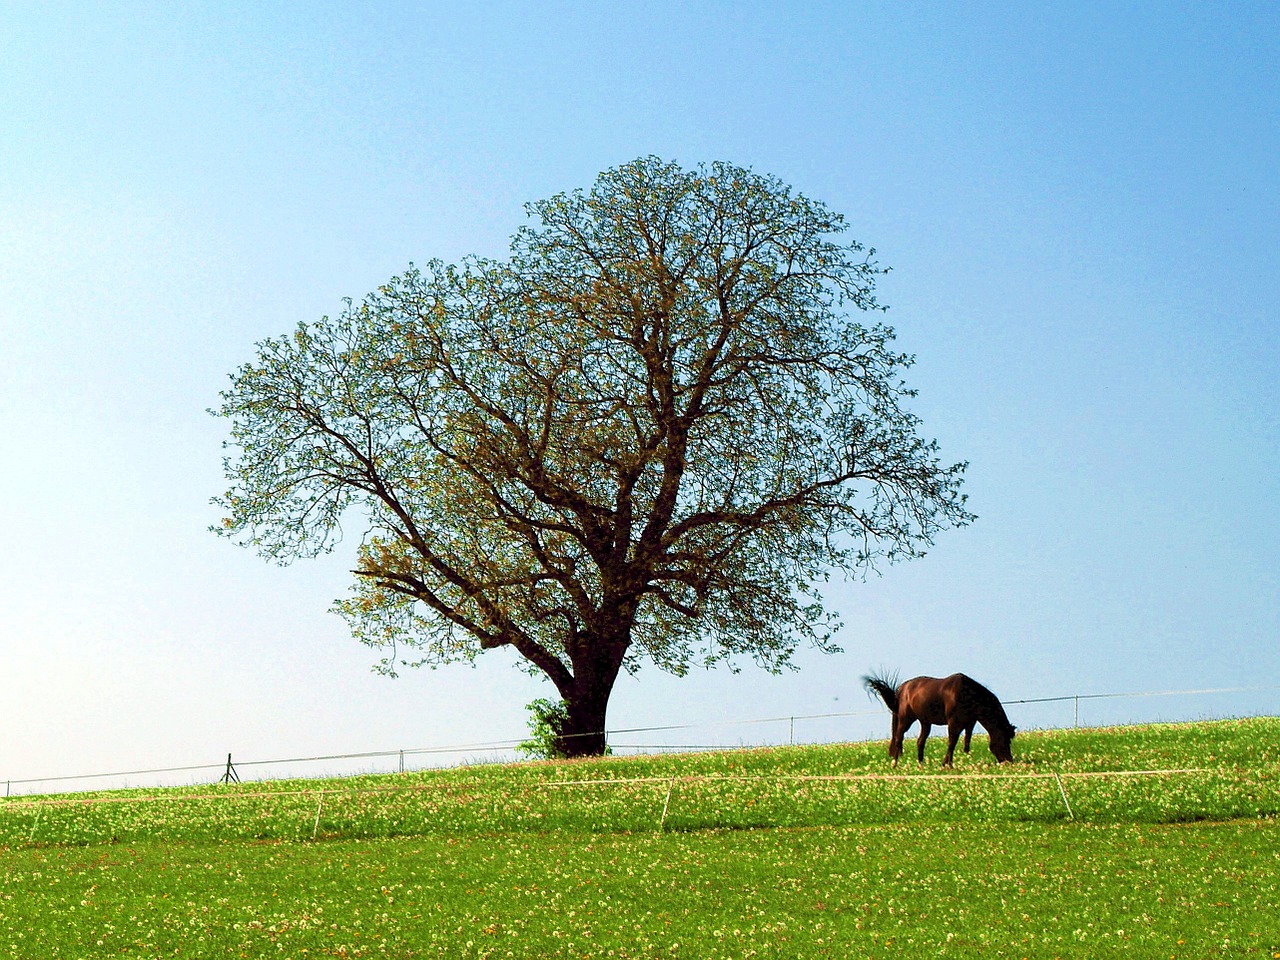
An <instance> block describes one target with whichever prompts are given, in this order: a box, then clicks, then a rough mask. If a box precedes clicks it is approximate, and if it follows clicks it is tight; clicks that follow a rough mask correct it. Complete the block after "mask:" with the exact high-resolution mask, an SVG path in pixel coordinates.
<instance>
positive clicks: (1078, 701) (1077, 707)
mask: <svg viewBox="0 0 1280 960" xmlns="http://www.w3.org/2000/svg"><path fill="white" fill-rule="evenodd" d="M1074 699H1075V702H1076V717H1075V723H1074V725H1075V726H1077V727H1078V726H1080V694H1078V693H1077V694H1076V695H1075V697H1074Z"/></svg>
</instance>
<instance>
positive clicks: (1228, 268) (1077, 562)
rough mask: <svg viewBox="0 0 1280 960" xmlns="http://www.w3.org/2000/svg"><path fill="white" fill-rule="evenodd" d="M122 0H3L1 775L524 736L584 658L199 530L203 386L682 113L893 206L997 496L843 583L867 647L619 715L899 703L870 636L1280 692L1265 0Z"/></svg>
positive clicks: (1274, 237)
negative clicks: (359, 615) (469, 655)
mask: <svg viewBox="0 0 1280 960" xmlns="http://www.w3.org/2000/svg"><path fill="white" fill-rule="evenodd" d="M100 6H101V7H102V9H99V5H95V6H94V7H93V8H92V9H91V10H90V9H88V8H84V7H83V6H82V5H72V4H65V5H64V4H43V3H42V4H35V3H31V4H11V5H7V6H6V7H5V8H4V10H3V11H0V91H3V92H2V93H0V130H2V131H3V134H2V135H0V344H3V350H4V353H5V357H6V362H5V364H4V367H3V373H0V418H2V422H3V424H4V439H5V442H4V453H3V457H2V461H3V468H2V469H0V511H2V513H0V610H3V615H2V616H0V651H2V652H3V659H2V660H0V729H3V730H4V731H5V732H4V734H3V735H2V736H0V778H3V779H7V778H25V777H34V776H43V775H46V774H63V773H79V772H82V771H84V772H88V771H98V770H112V769H135V768H138V767H143V766H164V765H171V764H174V765H176V764H183V763H193V762H203V761H205V760H209V761H210V762H213V761H216V760H217V759H218V758H219V757H220V756H225V754H226V753H227V752H228V751H234V752H235V753H236V754H237V755H238V756H242V757H258V758H266V757H275V756H297V755H311V754H316V753H344V752H351V751H359V750H376V749H383V748H397V747H430V746H437V745H447V744H459V743H476V742H487V741H491V740H503V739H508V738H511V737H516V736H519V735H521V734H522V733H523V731H524V722H525V714H524V710H523V705H524V703H526V702H527V701H528V700H530V699H532V698H533V697H535V696H541V695H547V694H548V692H549V689H550V688H549V686H546V685H543V684H539V683H538V682H536V681H535V680H533V679H531V678H529V677H527V676H525V675H524V674H523V673H520V672H519V671H516V670H515V669H513V667H512V666H511V661H510V659H509V658H505V659H504V657H503V655H502V654H496V655H487V656H486V657H485V658H483V660H482V662H481V665H479V666H478V667H476V668H470V667H461V666H460V667H453V668H447V669H441V670H437V671H423V672H412V673H409V674H406V675H404V676H402V677H401V678H400V679H398V680H389V679H386V678H382V677H379V676H375V675H373V674H372V673H371V672H370V666H371V664H372V663H373V661H374V659H375V656H374V654H373V653H372V652H371V651H369V650H367V649H365V648H363V647H361V646H360V645H358V644H357V643H356V642H355V641H353V640H352V639H350V637H349V636H347V635H346V633H345V632H344V625H343V623H342V621H340V620H339V619H338V618H337V617H335V616H333V615H331V614H329V613H328V612H327V610H328V607H329V605H330V603H331V602H332V601H333V600H334V599H335V598H337V597H340V596H342V595H344V594H345V593H346V590H347V582H348V574H347V573H346V571H347V569H348V568H349V566H350V553H346V554H344V553H343V552H342V551H339V553H338V554H336V555H334V556H333V557H330V558H326V559H324V560H322V561H314V562H301V563H298V564H295V565H293V566H291V567H287V568H278V567H273V566H270V565H268V564H266V563H264V562H263V561H262V560H260V559H259V558H258V557H257V556H256V555H255V554H253V553H251V552H249V551H245V550H241V549H238V548H236V547H234V546H232V545H231V544H229V543H227V542H225V541H223V540H220V539H218V538H215V537H213V536H212V535H210V534H209V533H207V532H206V527H207V526H208V525H209V524H210V523H213V522H215V521H216V520H217V519H218V517H217V511H216V508H214V507H212V506H211V505H210V504H209V499H210V498H211V497H213V496H215V495H217V494H219V493H220V492H221V491H222V490H223V488H224V484H223V479H222V473H221V456H222V451H221V449H220V444H221V441H222V439H223V436H224V432H225V429H224V424H222V423H220V422H219V421H216V420H214V419H213V418H211V417H209V416H208V415H207V413H206V412H205V411H206V408H208V407H211V406H214V405H215V404H216V403H217V393H218V391H219V390H220V389H222V387H223V386H224V385H225V383H226V377H227V374H228V373H230V372H231V371H232V370H234V369H235V368H236V367H237V366H238V365H239V364H241V363H244V362H246V361H248V360H249V359H250V358H251V357H252V355H253V345H254V343H255V342H257V341H259V340H261V339H263V338H266V337H269V336H274V335H278V334H280V333H283V332H285V331H287V330H289V329H291V328H292V327H293V326H294V325H295V324H296V323H297V322H298V321H300V320H312V319H315V318H317V317H319V316H321V315H323V314H326V313H333V312H335V311H337V310H339V309H340V308H341V300H342V298H343V297H353V298H356V299H358V298H360V297H362V296H363V295H364V294H365V293H366V292H367V291H369V290H371V289H373V288H374V287H376V286H377V285H378V284H379V283H381V282H383V281H384V280H386V279H387V278H388V277H390V276H391V275H393V274H395V273H397V272H399V271H401V270H402V269H403V268H404V267H405V266H406V265H407V263H408V262H409V261H411V260H416V261H418V262H422V261H425V260H427V259H429V258H432V257H440V258H443V259H446V260H452V259H457V258H459V257H462V256H464V255H466V254H469V253H478V254H482V255H491V256H498V255H501V254H502V253H503V251H504V249H505V245H506V242H507V238H508V237H509V236H510V235H511V234H512V233H513V232H514V230H515V229H516V228H517V227H518V226H519V225H520V224H521V223H522V222H523V217H524V214H523V207H522V205H523V204H524V203H525V202H526V201H530V200H534V199H538V198H541V197H544V196H547V195H550V194H551V193H554V192H557V191H560V190H565V189H572V188H574V187H579V186H583V187H585V186H588V185H589V184H590V182H591V181H592V179H593V178H594V176H595V175H596V173H598V172H599V171H600V170H602V169H605V168H607V167H610V166H614V165H616V164H619V163H623V162H626V161H628V160H631V159H634V158H635V157H637V156H641V155H648V154H656V155H658V156H661V157H663V158H666V159H672V160H676V161H678V162H680V163H682V164H685V165H692V164H695V163H698V162H702V161H711V160H717V159H724V160H728V161H731V162H733V163H736V164H740V165H743V166H750V167H753V168H755V169H756V170H758V171H761V172H765V173H770V174H773V175H776V176H778V177H780V178H781V179H783V180H784V181H786V182H788V183H789V184H791V185H792V186H793V187H794V188H795V189H797V190H799V191H800V192H802V193H805V194H807V195H809V196H811V197H814V198H816V199H820V200H822V201H824V202H825V203H827V204H828V205H830V206H831V207H832V208H834V209H836V210H838V211H840V212H842V213H843V214H845V216H846V217H847V218H848V220H849V222H850V224H851V234H852V236H854V237H856V238H857V239H859V240H861V241H862V242H864V243H866V244H868V245H870V246H873V247H875V248H876V249H877V250H878V252H879V257H880V260H881V262H882V263H884V264H886V265H889V266H891V267H892V268H893V272H892V273H890V274H889V275H888V276H887V277H885V278H884V280H883V283H882V284H881V287H880V299H881V301H882V302H884V303H887V304H889V305H890V308H891V309H890V311H889V314H888V320H889V321H890V322H891V323H892V324H893V325H894V326H895V327H896V329H897V331H898V336H899V345H900V346H901V347H902V348H903V349H904V350H907V351H909V352H912V353H914V354H916V356H917V357H918V362H917V365H916V367H915V368H914V369H913V371H912V373H911V376H910V383H911V385H912V386H914V387H916V388H918V389H919V391H920V395H919V397H918V399H917V401H916V404H915V410H916V411H917V413H919V414H920V416H921V417H922V418H923V420H924V424H925V430H926V431H927V432H928V433H929V434H930V435H931V436H936V437H937V438H938V439H939V441H940V443H941V445H942V452H943V456H944V457H945V458H948V459H951V460H968V461H969V462H970V464H971V466H970V471H969V480H968V493H969V495H970V506H971V508H972V509H973V510H974V512H976V513H977V514H978V515H979V520H978V521H977V522H976V523H975V524H974V525H973V526H972V527H969V528H967V529H964V530H959V531H952V532H950V533H947V534H944V535H943V536H942V537H941V538H940V539H939V542H938V544H937V546H936V548H935V549H934V550H933V551H931V552H930V554H929V555H928V556H927V557H925V558H924V559H922V560H918V561H915V562H913V563H910V564H905V565H901V566H896V567H891V568H888V569H886V570H885V571H883V576H879V577H873V578H871V579H870V580H868V581H867V582H865V583H864V582H851V583H845V582H841V581H834V582H833V583H832V585H831V588H830V591H829V594H828V596H829V601H830V603H831V605H832V606H833V607H835V608H836V609H838V610H840V611H841V612H842V614H843V616H844V620H845V628H844V631H843V634H842V638H841V642H842V645H843V646H844V648H845V651H846V652H845V653H844V654H842V655H839V656H836V657H832V658H823V657H821V656H818V655H816V654H810V655H806V656H802V657H801V658H800V663H801V667H802V669H801V670H800V671H799V672H798V673H794V674H788V675H784V676H781V677H772V676H769V675H767V674H763V673H760V672H759V671H756V670H754V668H751V667H750V666H747V667H746V668H745V669H744V671H743V672H742V673H739V674H731V673H729V672H725V671H721V672H716V673H710V674H698V675H694V676H690V677H688V678H685V679H683V680H675V679H671V678H667V677H665V676H664V675H662V674H660V673H658V672H657V671H656V670H652V669H651V670H648V671H644V672H642V673H641V675H640V677H639V678H638V679H636V680H629V679H627V680H624V681H622V682H620V685H619V687H618V688H617V691H616V692H615V696H614V699H613V702H612V705H611V711H610V725H611V726H613V727H617V728H620V727H634V726H648V725H660V724H668V723H682V722H689V723H695V722H704V721H713V720H720V721H723V720H737V719H751V718H755V717H770V716H787V715H808V714H816V713H827V712H869V711H874V705H872V704H870V703H869V701H867V699H866V698H865V697H864V696H863V694H862V692H861V691H860V689H859V688H858V677H859V675H860V674H862V673H863V672H865V671H866V670H867V669H868V668H872V667H880V666H887V667H890V668H896V669H900V670H901V671H902V672H903V675H904V676H906V675H913V674H916V673H935V674H936V673H947V672H951V671H953V670H964V671H965V672H968V673H970V674H972V675H973V676H976V677H978V678H979V679H980V680H983V681H984V682H986V683H987V684H988V685H989V686H990V687H992V688H993V689H994V690H995V691H996V692H997V693H998V694H1000V695H1001V696H1003V697H1005V698H1010V699H1011V698H1030V697H1042V696H1046V697H1047V696H1056V695H1063V694H1073V693H1104V692H1120V691H1154V690H1170V689H1200V688H1205V687H1234V686H1248V687H1268V686H1269V689H1263V690H1257V691H1253V692H1250V693H1248V694H1246V695H1244V696H1243V699H1241V700H1240V701H1239V702H1238V703H1236V704H1235V705H1234V706H1233V703H1232V701H1230V700H1229V699H1228V698H1225V697H1221V696H1198V697H1184V698H1168V699H1159V698H1146V699H1141V700H1128V701H1119V700H1117V701H1105V702H1103V701H1098V702H1093V703H1091V704H1090V705H1089V706H1088V708H1087V709H1086V708H1082V713H1083V716H1082V719H1084V720H1086V721H1087V720H1090V719H1093V720H1095V721H1104V720H1112V719H1117V720H1119V719H1130V718H1156V717H1192V716H1199V715H1201V714H1212V713H1221V712H1229V711H1231V710H1233V709H1235V710H1241V711H1246V712H1269V713H1274V712H1276V711H1277V709H1280V707H1278V706H1277V698H1278V697H1280V690H1277V689H1276V687H1275V685H1276V684H1278V683H1280V680H1278V679H1277V678H1278V677H1280V644H1278V640H1280V588H1278V584H1277V573H1276V571H1277V569H1278V568H1280V548H1278V547H1277V543H1280V529H1278V526H1280V524H1278V523H1277V520H1276V517H1275V511H1274V505H1275V504H1276V503H1277V502H1278V501H1280V471H1278V470H1277V465H1278V464H1277V461H1278V460H1280V422H1278V418H1277V411H1278V410H1280V397H1278V396H1277V388H1276V383H1277V380H1278V379H1280V235H1278V231H1277V229H1276V224H1277V223H1280V186H1278V183H1280V178H1278V177H1277V163H1276V157H1277V156H1280V62H1278V60H1280V13H1277V12H1276V8H1275V7H1273V6H1272V5H1270V4H1264V3H1256V4H1246V3H1236V4H1232V3H1227V4H1215V5H1207V4H1205V5H1179V4H1173V3H1160V4H1123V5H1120V4H1115V5H1112V4H1106V5H1104V4H1090V3H1081V4H1069V5H1061V4H1019V5H1008V7H1006V8H1004V9H1001V8H999V7H996V6H995V5H991V4H976V3H974V4H970V3H960V4H945V5H944V4H935V5H925V4H912V5H903V4H870V3H867V4H860V3H832V4H823V3H812V4H792V5H789V6H788V5H781V4H765V3H759V4H752V3H733V4H730V3H701V4H698V3H694V4H682V3H643V4H642V3H635V4H622V3H619V4H611V5H607V4H587V3H559V4H540V5H518V4H509V3H488V4H475V5H467V9H465V10H460V9H458V8H459V7H461V6H463V5H455V4H422V5H415V4H380V5H372V4H371V5H361V7H360V8H359V9H356V8H354V7H352V6H350V5H342V4H332V5H325V4H320V3H306V4H301V3H298V4H280V5H274V6H272V7H271V8H270V9H267V8H266V5H260V4H235V3H225V4H218V5H213V4H198V3H197V4H184V5H181V7H179V6H177V5H169V4H154V5H150V4H126V3H122V4H116V5H112V6H111V8H110V9H109V10H108V9H105V5H100ZM350 546H351V547H354V544H351V545H350ZM1054 710H1057V712H1054ZM1088 711H1093V713H1092V718H1091V717H1090V715H1089V712H1088ZM1011 714H1012V715H1013V719H1014V722H1015V723H1022V724H1023V725H1029V726H1034V725H1042V724H1051V723H1062V722H1067V723H1069V722H1070V721H1071V715H1070V712H1069V710H1063V709H1058V708H1056V707H1055V708H1053V709H1048V708H1043V707H1031V706H1026V707H1022V708H1020V710H1019V709H1013V710H1011ZM881 727H883V730H881V729H880V728H881ZM766 729H768V733H769V735H775V734H777V732H778V731H777V730H776V729H773V728H765V727H752V726H750V725H745V726H738V727H727V728H718V729H716V730H715V731H709V730H705V729H704V730H697V731H691V732H688V733H687V734H685V735H684V736H686V737H691V738H695V739H699V740H701V739H704V738H710V737H715V738H717V739H726V738H727V739H729V740H731V741H732V740H734V739H735V738H742V739H748V740H750V739H753V738H755V737H757V736H764V735H765V732H766ZM887 730H888V724H887V717H884V716H883V715H881V716H876V715H874V713H872V714H871V715H869V716H867V717H865V718H864V717H854V718H845V719H840V720H835V721H831V722H824V723H818V722H815V721H811V722H809V725H808V727H807V728H806V727H805V726H803V725H798V727H797V731H796V735H797V737H805V736H821V737H824V738H833V737H841V736H849V737H862V736H869V735H872V734H876V733H879V734H880V735H887ZM678 739H679V735H677V736H676V740H678ZM672 742H674V741H672Z"/></svg>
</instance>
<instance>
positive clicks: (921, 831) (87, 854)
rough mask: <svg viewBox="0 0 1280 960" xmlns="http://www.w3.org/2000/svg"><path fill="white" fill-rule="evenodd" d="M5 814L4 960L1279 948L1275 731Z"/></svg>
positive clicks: (1202, 731) (1233, 727)
mask: <svg viewBox="0 0 1280 960" xmlns="http://www.w3.org/2000/svg"><path fill="white" fill-rule="evenodd" d="M932 747H933V749H932V751H931V752H930V754H929V757H928V759H927V761H926V765H925V767H923V768H919V767H917V766H916V764H915V763H914V762H913V763H909V764H907V763H904V764H903V765H902V766H900V767H899V768H898V769H896V770H895V769H893V768H891V767H890V766H889V765H888V762H887V760H886V757H885V744H884V743H883V742H881V743H858V744H836V745H826V746H812V747H787V748H773V749H767V750H741V751H724V752H716V753H702V754H680V755H676V754H671V755H661V756H650V757H633V758H605V759H602V760H592V761H578V762H574V763H532V764H517V765H503V766H497V765H494V766H474V767H464V768H458V769H452V770H445V771H429V772H419V773H408V774H392V775H381V776H370V777H357V778H344V779H340V780H309V781H275V782H270V783H256V784H241V785H236V786H230V787H227V786H222V785H217V786H208V787H194V788H193V787H188V788H180V789H173V790H147V791H123V792H112V793H102V794H76V795H73V796H64V797H41V798H13V799H9V800H7V801H3V802H0V875H2V876H3V880H2V881H0V957H3V956H12V957H20V958H23V960H28V958H36V957H54V956H66V957H72V956H74V957H82V956H99V955H101V956H106V955H130V954H132V955H141V956H147V955H166V956H172V955H178V956H210V957H213V956H246V957H256V956H274V957H279V956H288V957H304V956H348V957H351V956H395V957H416V956H424V957H535V956H576V957H607V956H611V955H612V956H618V957H658V956H661V957H673V956H686V957H746V956H772V957H799V956H819V957H820V956H832V957H846V956H867V957H871V956H915V955H929V956H945V957H952V956H954V957H970V956H972V957H978V956H982V957H993V956H1010V957H1014V956H1016V957H1072V956H1086V955H1087V956H1094V957H1096V956H1126V957H1135V956H1136V957H1145V956H1151V957H1160V958H1164V957H1170V956H1172V957H1175V958H1176V957H1210V956H1252V957H1267V958H1273V960H1274V958H1276V957H1280V920H1277V919H1276V914H1277V911H1276V910H1275V909H1274V903H1276V902H1280V819H1277V818H1280V719H1277V718H1253V719H1245V720H1233V721H1219V722H1212V723H1191V724H1167V725H1154V726H1141V727H1119V728H1111V729H1088V730H1078V731H1076V730H1063V731H1036V732H1027V733H1023V734H1019V736H1018V738H1017V739H1016V740H1015V755H1016V756H1017V757H1018V760H1019V762H1018V763H1016V764H1013V765H1005V766H997V765H996V764H995V763H994V762H993V761H992V758H991V756H990V754H989V753H988V752H987V750H986V743H985V740H984V739H981V738H975V740H974V747H973V753H972V755H971V756H969V757H961V758H959V759H958V760H957V763H956V767H955V768H954V770H951V771H944V770H941V769H940V768H939V766H938V763H939V761H940V758H941V754H942V749H943V747H942V744H940V743H936V742H935V743H933V744H932Z"/></svg>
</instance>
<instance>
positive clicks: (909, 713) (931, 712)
mask: <svg viewBox="0 0 1280 960" xmlns="http://www.w3.org/2000/svg"><path fill="white" fill-rule="evenodd" d="M896 680H897V678H896V677H880V676H875V675H872V676H869V677H863V678H862V682H863V685H864V686H866V688H867V692H868V693H870V694H879V695H880V699H882V700H883V701H884V702H885V705H886V706H887V707H888V708H889V710H890V712H892V713H893V736H892V738H891V739H890V740H889V756H890V757H892V758H893V763H894V766H897V764H898V758H899V757H900V756H902V738H903V736H904V735H905V734H906V732H907V730H908V729H909V728H910V727H911V725H912V724H913V723H915V722H916V721H917V720H919V721H920V736H919V737H918V738H917V739H916V759H917V760H918V761H919V762H920V763H924V742H925V741H926V740H928V739H929V730H930V728H931V727H932V725H933V724H935V723H937V724H943V723H945V724H946V725H947V755H946V757H945V758H944V759H943V761H942V765H943V766H944V767H949V766H951V758H952V756H953V755H954V754H955V752H956V741H957V740H959V739H960V733H961V731H963V732H964V752H965V753H968V752H969V738H970V737H971V736H973V726H974V724H975V723H980V724H982V725H983V727H985V728H986V730H987V733H988V734H989V735H990V747H991V752H992V753H993V754H995V758H996V760H997V761H998V762H1000V763H1005V762H1006V761H1011V760H1012V759H1013V752H1012V751H1011V750H1010V745H1011V742H1012V740H1013V733H1014V731H1015V730H1016V729H1017V728H1016V727H1015V726H1014V725H1013V724H1012V723H1010V722H1009V718H1008V717H1007V716H1005V712H1004V707H1002V706H1001V705H1000V701H999V700H997V699H996V695H995V694H994V693H992V692H991V691H990V690H988V689H987V688H986V687H984V686H983V685H982V684H980V683H979V682H978V681H977V680H972V679H970V678H969V677H966V676H965V675H964V674H963V673H953V674H952V675H951V676H949V677H945V678H943V679H941V680H939V679H938V678H937V677H916V678H915V679H912V680H908V681H906V682H905V683H903V684H901V685H900V686H897V687H896V689H895V683H896Z"/></svg>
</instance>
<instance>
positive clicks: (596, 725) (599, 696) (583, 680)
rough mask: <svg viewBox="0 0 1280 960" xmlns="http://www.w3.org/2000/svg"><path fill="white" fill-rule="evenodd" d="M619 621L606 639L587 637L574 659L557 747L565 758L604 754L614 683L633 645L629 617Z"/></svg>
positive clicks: (563, 691)
mask: <svg viewBox="0 0 1280 960" xmlns="http://www.w3.org/2000/svg"><path fill="white" fill-rule="evenodd" d="M629 612H630V611H629ZM619 619H621V620H623V625H622V626H621V627H620V628H618V629H616V630H615V631H613V632H612V635H611V636H609V637H607V638H606V637H602V636H601V635H600V634H599V633H597V634H595V635H594V636H591V637H590V638H589V639H586V638H584V639H585V642H583V643H582V644H581V645H580V647H579V649H578V656H576V657H574V663H573V683H572V685H571V686H570V687H569V689H567V690H565V689H561V691H560V696H561V699H563V700H564V705H565V709H566V711H567V713H568V716H567V717H566V719H565V721H564V724H563V725H562V726H561V728H560V731H559V736H557V738H556V746H557V747H558V748H559V750H560V752H561V754H562V755H563V756H566V757H600V756H603V755H604V752H605V748H606V746H607V744H606V743H605V736H604V731H605V713H606V712H607V711H608V709H609V695H610V694H611V693H613V684H614V681H616V680H617V679H618V672H619V671H620V670H621V669H622V658H623V655H624V654H625V653H626V650H627V646H628V645H629V643H630V621H629V618H619ZM614 626H615V627H616V626H617V624H616V622H615V624H614Z"/></svg>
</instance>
